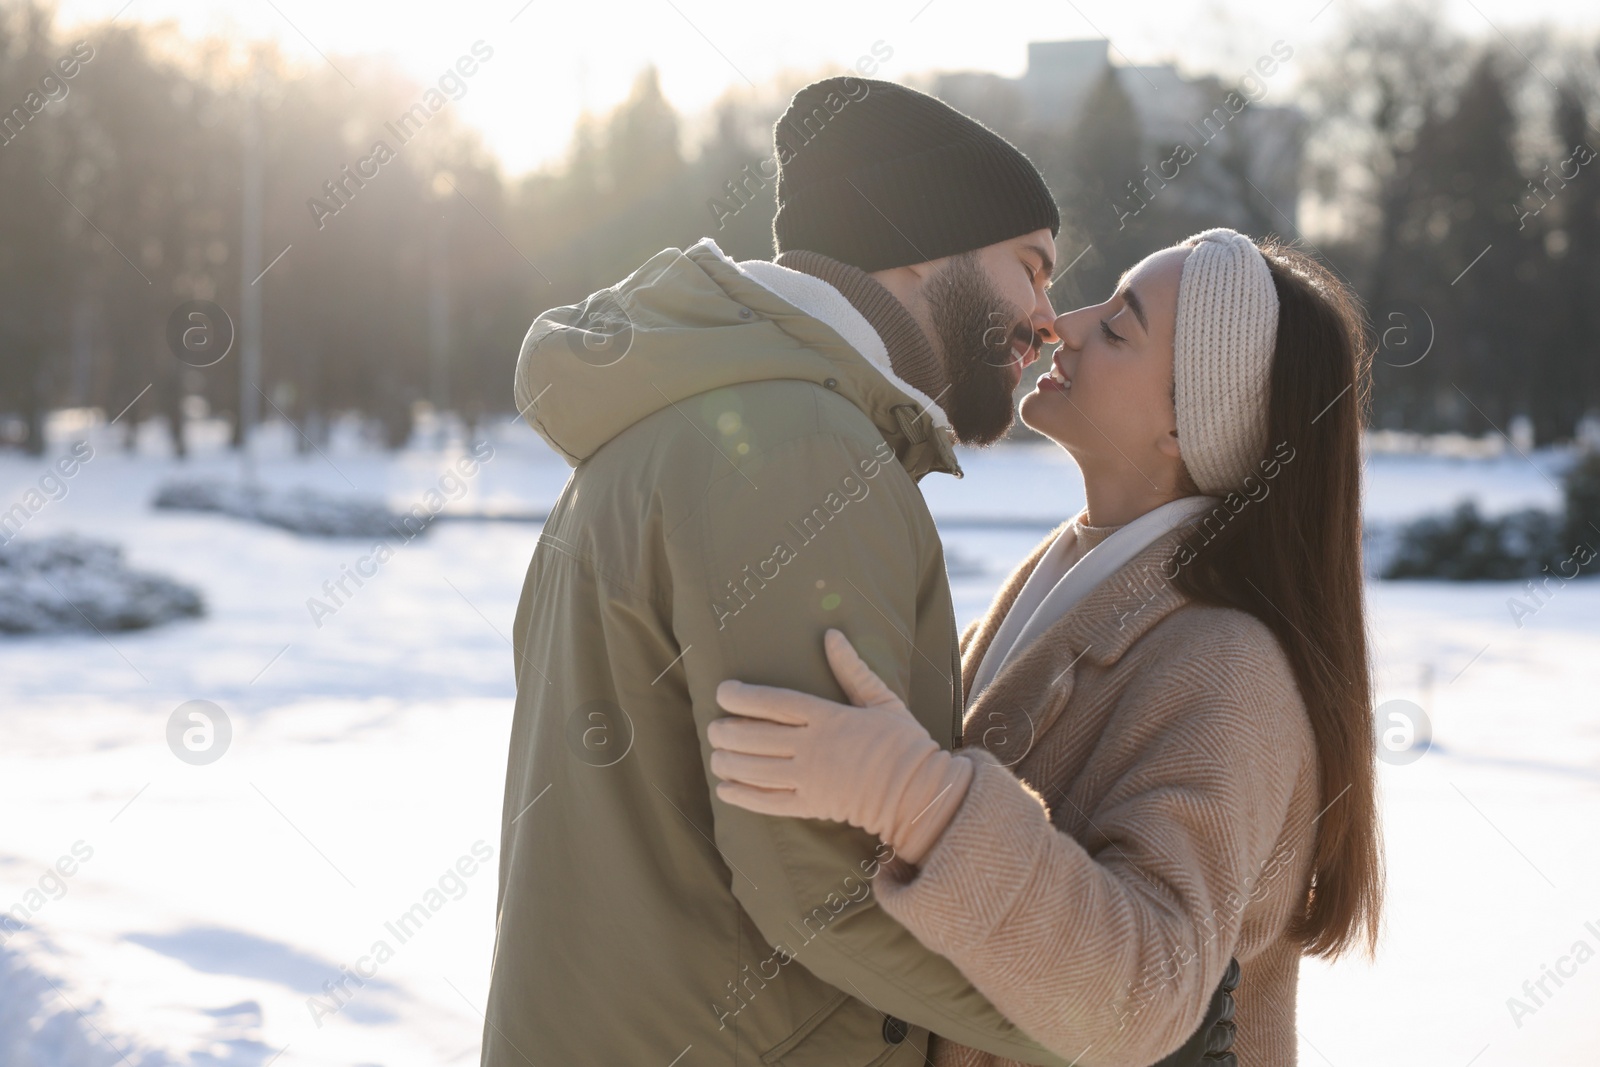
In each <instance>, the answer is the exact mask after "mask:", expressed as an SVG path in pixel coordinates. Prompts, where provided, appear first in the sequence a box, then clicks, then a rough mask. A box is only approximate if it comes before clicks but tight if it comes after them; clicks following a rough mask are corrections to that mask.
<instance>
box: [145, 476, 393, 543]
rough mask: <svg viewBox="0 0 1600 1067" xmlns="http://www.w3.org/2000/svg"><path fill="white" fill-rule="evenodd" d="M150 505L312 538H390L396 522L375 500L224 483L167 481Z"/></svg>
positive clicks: (312, 491) (380, 503)
mask: <svg viewBox="0 0 1600 1067" xmlns="http://www.w3.org/2000/svg"><path fill="white" fill-rule="evenodd" d="M155 506H156V507H158V508H169V509H172V510H174V511H215V512H220V513H222V514H224V515H231V516H233V517H235V518H240V519H249V520H251V521H252V522H260V523H264V524H266V525H268V526H277V527H280V528H282V529H285V530H292V531H293V532H295V533H300V534H310V535H312V536H315V537H389V536H392V535H393V534H394V533H395V530H396V526H397V524H398V523H399V521H400V518H401V517H400V516H397V515H395V514H394V513H393V512H391V511H390V510H389V509H388V507H387V506H385V505H384V504H383V502H382V501H378V500H371V499H366V498H361V497H344V496H334V495H332V494H329V493H320V492H317V491H316V490H314V489H276V488H271V487H267V486H259V485H258V486H245V485H239V484H237V483H234V482H223V481H198V480H192V481H173V482H167V483H166V484H165V485H163V486H162V487H161V489H160V490H159V491H158V492H157V493H156V499H155Z"/></svg>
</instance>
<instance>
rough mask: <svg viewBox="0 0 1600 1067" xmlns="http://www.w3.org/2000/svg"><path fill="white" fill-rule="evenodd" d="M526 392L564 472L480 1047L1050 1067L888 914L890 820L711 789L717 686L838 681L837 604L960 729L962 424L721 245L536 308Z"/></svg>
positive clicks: (623, 1059)
mask: <svg viewBox="0 0 1600 1067" xmlns="http://www.w3.org/2000/svg"><path fill="white" fill-rule="evenodd" d="M516 397H517V404H518V407H519V409H520V410H522V412H523V414H524V416H525V417H526V418H527V420H528V421H529V422H530V423H531V424H532V425H533V427H534V428H535V429H536V430H538V431H539V433H540V434H541V435H542V436H543V437H544V438H545V440H546V441H548V442H549V444H550V445H551V446H552V447H553V448H555V449H556V450H557V451H559V452H560V453H561V454H562V455H563V456H565V457H566V459H567V460H568V462H570V463H571V464H573V466H574V468H575V469H574V471H573V473H572V476H571V479H570V480H569V481H568V483H567V485H566V488H565V489H564V491H563V492H562V494H561V497H560V500H559V501H558V502H557V504H556V506H555V509H554V510H553V512H552V513H551V515H550V518H549V520H548V522H547V523H546V525H545V527H544V530H543V533H542V535H541V537H540V540H539V545H538V548H537V550H536V551H535V553H534V556H533V561H532V563H531V565H530V566H529V569H528V576H527V581H526V583H525V585H524V587H523V591H522V600H521V603H520V605H519V607H518V609H517V616H516V623H515V638H514V644H515V657H516V673H517V706H516V716H515V720H514V723H513V726H512V733H511V751H510V758H509V761H508V766H507V774H506V796H505V810H504V823H503V828H502V835H501V846H502V852H501V863H500V898H499V910H498V928H497V940H496V945H495V955H494V970H493V978H492V982H491V987H490V993H489V1004H488V1014H487V1021H486V1026H485V1030H484V1044H483V1063H484V1064H485V1065H487V1067H522V1065H526V1064H533V1065H535V1067H580V1065H590V1064H592V1065H596V1067H602V1065H603V1067H668V1065H672V1064H676V1065H678V1067H691V1065H700V1064H717V1065H730V1067H737V1065H746V1064H752V1065H754V1064H783V1065H786V1067H823V1065H826V1067H865V1065H868V1064H894V1065H900V1064H904V1065H908V1067H910V1065H917V1064H921V1063H922V1062H923V1052H924V1050H925V1049H926V1045H927V1031H928V1028H932V1029H934V1030H935V1031H936V1032H938V1033H941V1034H943V1035H945V1036H947V1037H949V1038H951V1039H953V1040H955V1041H959V1042H961V1043H962V1044H966V1045H971V1046H975V1047H978V1048H982V1049H986V1050H989V1051H991V1052H994V1053H996V1054H998V1055H1001V1056H1005V1057H1010V1058H1013V1059H1018V1060H1022V1061H1025V1062H1029V1063H1038V1064H1061V1063H1062V1062H1063V1061H1061V1060H1060V1059H1059V1058H1058V1057H1056V1056H1054V1055H1052V1054H1051V1053H1049V1052H1047V1051H1045V1050H1044V1049H1043V1048H1042V1047H1041V1046H1039V1045H1038V1044H1036V1043H1035V1042H1033V1041H1032V1040H1030V1039H1029V1038H1028V1037H1027V1036H1026V1035H1024V1034H1023V1033H1022V1032H1021V1031H1019V1030H1018V1029H1017V1028H1016V1027H1015V1026H1013V1025H1011V1024H1010V1023H1008V1022H1007V1021H1006V1020H1005V1019H1004V1018H1003V1017H1002V1016H1001V1015H1000V1014H999V1013H998V1012H997V1011H996V1010H995V1009H994V1007H993V1006H992V1005H991V1004H990V1003H989V1002H988V1001H987V1000H985V999H984V997H983V996H982V995H981V994H979V993H978V992H977V991H976V990H974V989H973V987H972V986H971V984H970V983H969V982H967V981H966V979H964V978H963V977H962V976H961V974H960V972H959V971H957V970H956V968H955V967H954V966H953V965H952V964H951V963H950V962H949V961H947V960H945V959H944V958H943V957H940V956H938V955H936V954H934V953H932V952H930V951H928V950H927V949H926V948H924V947H922V945H920V944H919V943H918V942H917V940H916V939H915V938H913V937H912V936H911V934H910V933H908V932H907V931H906V930H905V928H903V927H902V926H900V925H899V924H898V923H897V922H895V921H894V920H893V919H891V918H890V917H889V916H888V915H887V914H885V913H884V912H883V910H882V909H881V908H880V907H879V906H878V904H877V903H876V901H875V900H874V899H873V897H872V895H871V893H870V881H869V880H870V878H871V876H872V875H873V874H874V873H875V872H876V870H877V868H878V865H879V863H880V862H885V861H887V859H888V855H889V854H888V851H887V849H886V848H885V847H884V846H882V845H880V844H879V842H878V841H877V839H876V838H874V837H872V836H870V835H868V834H866V833H863V832H862V831H860V830H857V829H855V828H853V827H850V826H847V825H844V824H840V823H832V822H822V821H816V820H798V819H776V818H768V817H765V816H761V815H756V814H754V813H752V812H748V811H744V810H742V809H739V808H735V807H731V806H729V805H726V804H723V803H722V802H720V801H719V800H717V799H716V796H715V794H714V791H713V786H714V783H715V781H716V779H715V778H714V776H713V775H712V774H711V771H710V768H709V752H710V749H709V746H708V744H707V742H706V736H705V727H706V724H707V723H708V722H710V721H711V720H712V719H714V718H717V717H718V716H719V715H721V714H723V712H722V711H721V710H720V709H719V708H718V707H717V704H716V700H715V697H714V691H715V689H716V686H717V683H719V682H721V681H722V680H723V679H725V678H740V679H744V680H746V681H750V682H760V683H765V684H769V685H783V686H791V687H794V688H796V689H802V690H806V691H808V692H814V693H824V694H830V695H832V696H834V697H835V698H842V694H841V693H840V692H839V690H838V687H837V685H836V683H835V682H834V679H833V676H832V674H831V672H830V671H829V670H828V667H827V664H826V662H825V661H824V659H823V655H822V633H823V631H824V629H826V628H827V627H829V626H838V627H840V628H842V629H843V630H844V631H845V633H847V634H848V635H849V636H850V638H851V640H852V641H854V642H855V645H856V647H857V648H858V649H860V650H861V652H862V654H863V655H864V656H865V657H866V659H867V660H868V662H869V663H870V664H871V665H872V667H873V669H874V670H876V671H877V672H878V673H879V674H880V675H882V676H883V677H884V678H885V679H886V680H888V681H889V682H890V684H891V685H893V687H894V688H895V690H896V691H897V692H898V693H899V694H900V696H901V697H902V698H904V699H905V700H906V701H907V704H908V706H909V707H911V708H912V709H913V710H914V712H915V713H916V714H917V716H918V717H919V718H920V719H921V720H922V722H923V725H924V726H926V727H927V728H928V730H929V731H930V732H931V733H932V734H933V736H934V737H935V738H936V739H937V740H938V741H939V742H940V744H942V745H944V746H946V747H949V746H950V745H951V744H953V743H954V742H955V741H956V739H957V738H958V737H959V735H960V719H961V700H960V665H959V662H958V652H957V647H956V630H955V621H954V616H953V612H952V608H951V603H950V592H949V587H948V584H947V581H946V578H945V570H944V558H943V555H942V553H941V550H940V545H939V537H938V534H937V532H936V531H935V529H934V524H933V519H932V517H931V516H930V515H929V513H928V509H927V506H926V505H925V504H924V502H923V499H922V495H921V493H920V492H919V490H918V488H917V484H916V483H917V480H918V479H920V478H922V477H923V476H924V475H926V474H928V473H930V472H935V471H937V472H941V473H950V474H959V473H960V471H959V469H958V467H957V465H956V462H955V457H954V454H953V452H952V450H951V447H950V444H949V442H948V439H947V436H946V432H945V431H943V430H940V429H938V428H936V427H935V426H934V424H933V422H932V421H931V419H930V418H929V416H928V415H927V414H926V413H925V412H923V411H922V410H921V409H920V408H919V407H918V406H917V404H916V403H914V402H913V401H912V400H911V398H910V397H909V396H908V395H907V394H906V393H905V392H903V391H902V390H901V389H900V388H897V387H896V385H895V384H893V383H892V382H891V380H890V379H889V378H887V377H885V376H884V375H883V374H882V373H880V372H879V371H878V370H877V369H875V368H874V367H873V366H872V365H871V364H870V363H869V362H868V361H867V359H866V358H865V357H863V356H862V355H861V354H859V353H858V352H857V351H856V350H855V349H853V348H851V347H850V346H849V345H848V344H846V343H845V341H844V340H843V339H842V338H841V337H840V336H839V334H837V333H836V332H835V331H834V330H833V329H832V328H830V327H829V326H827V325H825V324H824V323H822V322H821V321H819V320H818V319H815V318H812V317H811V316H809V315H806V314H804V313H802V312H800V311H799V310H797V309H796V308H794V307H793V306H791V305H790V304H788V303H786V302H785V301H784V300H782V299H780V298H779V297H777V296H776V295H774V294H773V293H772V292H771V291H770V290H768V289H766V288H764V287H762V286H761V285H759V284H757V283H756V282H755V281H753V280H751V278H749V277H747V276H746V275H745V274H743V273H741V271H740V270H739V269H738V267H737V266H736V265H735V264H734V263H732V262H731V261H730V260H728V259H727V258H726V257H724V256H723V255H722V254H721V253H720V252H719V251H718V250H717V248H716V246H715V245H714V244H713V243H711V242H709V241H704V242H701V243H700V244H698V245H696V246H694V247H692V248H690V249H688V250H687V251H684V252H679V251H677V250H675V249H668V250H666V251H663V252H661V253H660V254H659V255H657V256H655V257H654V258H652V259H651V260H650V261H649V262H648V263H646V264H645V265H644V266H642V267H641V268H639V270H637V271H636V272H635V273H634V274H633V275H631V276H630V277H629V278H627V279H626V280H625V281H623V282H621V283H619V284H618V285H617V286H615V287H613V288H612V289H609V290H604V291H602V292H600V293H597V294H595V295H594V296H593V297H590V298H589V300H588V301H586V302H585V303H584V304H583V305H577V306H574V307H568V308H559V309H556V310H554V311H551V312H547V313H546V314H544V315H541V316H540V317H539V319H538V320H537V321H536V322H535V323H534V324H533V327H532V329H530V330H529V332H528V335H527V338H526V340H525V341H524V343H523V348H522V354H521V358H520V360H519V362H518V365H517V377H516Z"/></svg>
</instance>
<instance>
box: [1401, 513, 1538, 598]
mask: <svg viewBox="0 0 1600 1067" xmlns="http://www.w3.org/2000/svg"><path fill="white" fill-rule="evenodd" d="M1560 549H1561V520H1560V518H1559V517H1557V516H1555V515H1552V514H1550V513H1549V512H1547V511H1540V510H1538V509H1537V508H1528V509H1525V510H1523V511H1514V512H1511V513H1510V514H1507V515H1495V516H1490V515H1484V514H1482V513H1481V512H1479V511H1478V508H1477V505H1475V504H1473V503H1472V502H1471V501H1467V502H1466V503H1463V504H1461V505H1459V506H1457V508H1456V509H1455V511H1453V512H1451V513H1450V514H1449V515H1443V516H1436V515H1429V516H1427V517H1425V518H1421V519H1418V520H1416V521H1415V522H1412V523H1409V524H1408V525H1406V526H1405V527H1403V528H1402V529H1401V530H1400V532H1399V537H1398V540H1397V542H1396V543H1395V545H1394V548H1393V552H1392V554H1391V555H1390V557H1389V560H1388V565H1387V566H1386V567H1385V568H1384V571H1383V576H1384V577H1385V578H1445V579H1449V580H1451V581H1457V582H1471V581H1507V580H1511V579H1515V578H1532V577H1535V576H1537V575H1538V574H1539V573H1540V571H1541V569H1542V568H1543V567H1544V566H1545V565H1547V564H1550V563H1553V562H1555V561H1556V560H1558V559H1560V558H1561V556H1562V555H1563V553H1562V552H1561V551H1560Z"/></svg>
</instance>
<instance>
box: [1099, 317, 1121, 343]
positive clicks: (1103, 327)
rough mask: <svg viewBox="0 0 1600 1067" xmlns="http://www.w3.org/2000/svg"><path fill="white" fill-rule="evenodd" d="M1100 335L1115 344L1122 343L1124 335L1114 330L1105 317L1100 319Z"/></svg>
mask: <svg viewBox="0 0 1600 1067" xmlns="http://www.w3.org/2000/svg"><path fill="white" fill-rule="evenodd" d="M1100 335H1101V336H1102V337H1104V338H1105V339H1106V340H1107V341H1110V342H1111V343H1112V344H1114V345H1115V344H1121V343H1122V336H1121V335H1120V334H1118V333H1117V332H1116V331H1115V330H1113V329H1112V328H1111V324H1110V323H1109V322H1107V321H1106V320H1105V319H1101V320H1100Z"/></svg>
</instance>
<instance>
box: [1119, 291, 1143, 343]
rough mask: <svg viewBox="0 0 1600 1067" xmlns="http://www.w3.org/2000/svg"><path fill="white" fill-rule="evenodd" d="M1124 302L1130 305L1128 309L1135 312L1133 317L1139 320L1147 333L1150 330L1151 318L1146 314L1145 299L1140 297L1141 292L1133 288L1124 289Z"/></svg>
mask: <svg viewBox="0 0 1600 1067" xmlns="http://www.w3.org/2000/svg"><path fill="white" fill-rule="evenodd" d="M1122 302H1123V303H1125V304H1127V305H1128V310H1130V311H1132V312H1133V317H1134V318H1136V319H1138V320H1139V325H1140V327H1142V328H1143V329H1144V332H1145V333H1149V332H1150V320H1149V319H1147V318H1146V317H1145V314H1144V301H1142V300H1140V299H1139V294H1138V293H1136V292H1134V291H1133V290H1132V289H1124V290H1123V291H1122Z"/></svg>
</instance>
